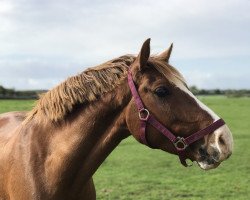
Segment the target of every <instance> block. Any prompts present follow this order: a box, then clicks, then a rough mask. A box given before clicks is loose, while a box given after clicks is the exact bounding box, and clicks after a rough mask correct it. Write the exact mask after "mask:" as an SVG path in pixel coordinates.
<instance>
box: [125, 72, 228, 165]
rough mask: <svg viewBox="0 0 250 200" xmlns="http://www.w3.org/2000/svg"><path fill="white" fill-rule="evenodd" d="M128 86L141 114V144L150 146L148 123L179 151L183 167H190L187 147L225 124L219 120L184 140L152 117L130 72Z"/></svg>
mask: <svg viewBox="0 0 250 200" xmlns="http://www.w3.org/2000/svg"><path fill="white" fill-rule="evenodd" d="M128 84H129V88H130V91H131V93H132V96H133V98H134V100H135V103H136V106H137V109H138V113H139V119H140V122H141V125H140V142H141V143H143V144H145V145H147V146H149V147H150V145H149V144H148V142H147V138H146V127H147V123H148V124H150V125H152V126H153V127H154V128H156V129H157V130H158V131H159V132H160V133H161V134H163V135H164V136H165V137H167V138H168V139H169V140H170V141H171V142H172V143H173V145H174V146H175V149H176V151H177V154H178V155H179V159H180V162H181V164H182V165H184V166H185V167H187V166H189V165H188V164H187V162H186V159H187V156H186V149H187V147H188V146H189V145H190V144H192V143H194V142H195V141H197V140H199V139H201V138H203V137H204V136H205V135H207V134H209V133H212V132H214V131H215V130H216V129H218V128H220V127H221V126H223V125H224V124H225V122H224V120H223V119H219V120H217V121H215V122H214V123H212V124H210V125H209V126H207V127H206V128H204V129H202V130H199V131H197V132H196V133H193V134H192V135H190V136H188V137H186V138H184V137H179V136H175V135H174V134H173V133H172V132H171V131H169V130H168V129H167V128H166V127H165V126H164V125H162V124H161V123H160V122H159V121H158V120H157V119H156V118H155V117H154V116H152V115H151V114H150V112H149V110H148V109H146V108H145V107H144V105H143V102H142V100H141V98H140V95H139V94H138V91H137V89H136V87H135V83H134V81H133V78H132V74H131V71H130V70H128Z"/></svg>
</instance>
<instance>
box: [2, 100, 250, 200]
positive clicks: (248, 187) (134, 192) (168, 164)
mask: <svg viewBox="0 0 250 200" xmlns="http://www.w3.org/2000/svg"><path fill="white" fill-rule="evenodd" d="M200 99H201V100H202V101H203V102H204V103H206V104H207V105H208V106H209V107H210V108H212V109H213V110H214V111H216V113H218V114H219V115H220V116H221V117H223V118H224V119H225V121H226V122H227V124H228V125H229V127H230V128H231V130H232V132H233V135H234V143H235V145H234V153H233V155H232V156H231V157H230V159H229V160H228V161H226V162H224V163H223V164H221V166H220V167H219V168H217V169H215V170H211V171H203V170H200V169H199V168H198V167H197V166H196V165H195V166H193V167H191V168H184V167H182V166H181V164H180V163H179V161H178V157H177V156H173V155H170V154H167V153H165V152H161V151H159V150H152V149H149V148H147V147H145V146H143V145H141V144H139V143H137V142H136V141H135V140H134V139H133V138H131V137H130V138H128V139H126V140H124V141H123V142H122V143H121V144H120V145H119V146H118V147H117V148H116V149H115V150H114V151H113V152H112V154H111V155H110V156H109V157H108V158H107V159H106V161H105V162H104V163H103V164H102V166H101V167H100V168H99V170H98V171H97V173H96V174H95V176H94V180H95V185H96V190H97V199H100V200H111V199H112V200H118V199H124V200H132V199H133V200H134V199H136V200H149V199H150V200H160V199H174V200H181V199H182V200H183V199H188V200H189V199H191V200H192V199H195V200H196V199H197V200H199V199H203V200H204V199H205V200H214V199H226V200H230V199H232V200H233V199H234V200H241V199H246V200H248V199H250V148H248V147H250V98H225V97H200ZM32 104H33V101H10V100H9V101H0V113H1V112H6V111H10V110H27V109H30V108H31V105H32Z"/></svg>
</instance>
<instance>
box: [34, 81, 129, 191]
mask: <svg viewBox="0 0 250 200" xmlns="http://www.w3.org/2000/svg"><path fill="white" fill-rule="evenodd" d="M124 88H125V89H124ZM127 92H128V90H127V88H126V86H125V87H122V85H121V86H120V88H119V89H117V94H114V93H112V94H111V93H108V94H106V95H104V97H103V98H101V99H100V100H98V101H96V102H93V103H91V104H89V105H88V106H84V105H83V106H80V107H79V109H76V110H75V111H74V112H73V113H72V114H70V115H69V116H68V117H67V119H66V120H65V122H63V123H62V124H61V125H60V126H56V125H48V126H47V127H46V126H44V127H43V128H42V129H40V128H39V125H37V126H38V127H34V129H36V133H33V134H36V135H35V137H33V139H34V140H36V139H37V140H44V138H46V139H47V140H48V141H46V142H45V141H37V144H40V149H41V148H44V150H42V151H44V155H45V157H43V158H42V159H41V160H40V162H41V163H40V164H39V165H40V167H41V168H43V169H45V171H44V176H45V177H44V178H45V180H46V184H48V185H47V188H56V187H54V186H57V187H60V184H61V188H65V187H71V188H72V190H75V191H74V192H77V191H76V190H78V187H80V188H82V186H83V185H84V183H85V182H86V181H88V180H89V179H90V178H91V177H92V175H93V174H94V172H95V171H96V170H97V168H98V167H99V166H100V164H101V163H102V162H103V161H104V160H105V158H106V157H107V156H108V155H109V153H111V151H112V150H113V149H114V148H115V147H116V146H117V145H118V144H119V143H120V141H121V140H122V139H124V138H125V137H127V136H128V135H129V132H128V130H127V127H126V122H125V114H124V113H125V112H124V109H125V107H126V105H127V103H128V100H129V99H128V98H123V97H121V96H126V94H121V93H127ZM118 93H120V94H118ZM38 130H41V131H38ZM39 132H40V133H39ZM42 134H44V135H43V136H41V135H42ZM38 135H39V136H38ZM36 150H37V147H36V149H34V151H36ZM40 151H41V150H40ZM34 155H35V154H34ZM36 159H37V157H36ZM51 192H52V193H53V192H55V191H51ZM72 192H73V191H72Z"/></svg>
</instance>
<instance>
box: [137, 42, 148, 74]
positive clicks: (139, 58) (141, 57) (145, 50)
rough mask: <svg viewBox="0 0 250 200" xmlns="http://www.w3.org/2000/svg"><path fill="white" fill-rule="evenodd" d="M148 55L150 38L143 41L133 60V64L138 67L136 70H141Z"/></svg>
mask: <svg viewBox="0 0 250 200" xmlns="http://www.w3.org/2000/svg"><path fill="white" fill-rule="evenodd" d="M149 56H150V38H148V39H147V40H146V41H145V42H144V43H143V45H142V47H141V51H140V53H139V54H138V56H137V58H136V60H135V62H134V66H135V67H138V70H139V71H141V70H142V69H143V68H144V67H145V66H146V64H147V61H148V58H149Z"/></svg>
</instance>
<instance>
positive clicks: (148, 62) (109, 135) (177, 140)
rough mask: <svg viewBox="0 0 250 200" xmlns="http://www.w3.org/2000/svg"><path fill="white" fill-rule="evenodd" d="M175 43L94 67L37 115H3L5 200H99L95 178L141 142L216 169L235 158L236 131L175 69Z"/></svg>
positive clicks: (0, 166) (40, 105) (1, 188)
mask: <svg viewBox="0 0 250 200" xmlns="http://www.w3.org/2000/svg"><path fill="white" fill-rule="evenodd" d="M172 48H173V45H172V44H171V46H170V47H169V48H168V49H167V50H165V51H164V52H162V53H161V54H158V55H154V56H151V55H150V39H148V40H146V41H145V42H144V43H143V45H142V47H141V50H140V52H139V54H138V55H137V56H135V55H130V54H128V55H124V56H121V57H119V58H115V59H113V60H111V61H108V62H105V63H104V64H101V65H98V66H95V67H92V68H88V69H87V70H85V71H83V72H82V73H80V74H77V75H75V76H72V77H69V78H68V79H66V80H65V81H64V82H62V83H61V84H59V85H58V86H56V87H55V88H53V89H52V90H50V91H48V92H47V93H45V94H44V95H42V96H41V97H40V99H39V100H38V101H37V103H36V105H35V106H34V108H33V109H32V110H31V111H29V112H9V113H4V114H1V115H0V199H1V200H9V199H10V200H31V199H32V200H43V199H46V200H47V199H48V200H58V199H65V200H67V199H70V200H78V199H85V200H95V199H96V192H95V187H94V183H93V179H92V176H93V174H94V173H95V171H96V170H97V169H98V167H99V166H100V165H101V163H102V162H103V161H104V160H105V158H106V157H107V156H108V155H109V154H110V153H111V152H112V151H113V150H114V148H116V147H117V146H118V145H119V143H120V142H121V141H122V140H123V139H125V138H127V137H128V136H131V135H132V136H133V137H134V138H135V139H136V140H137V141H138V142H140V143H142V144H146V145H148V146H149V147H150V148H155V149H160V150H163V151H165V152H168V153H171V154H175V155H179V157H180V161H181V163H182V164H183V165H185V166H187V164H186V162H185V160H186V159H190V160H191V161H193V162H197V163H198V165H199V166H200V168H201V169H204V170H209V169H213V168H216V167H218V166H219V165H220V163H221V162H222V161H224V160H226V159H227V158H229V157H230V155H231V154H232V149H233V137H232V133H231V131H230V130H229V128H228V126H227V125H226V124H225V123H224V121H223V120H222V119H220V118H219V117H218V115H216V114H215V113H214V112H213V111H212V110H210V109H209V108H208V107H207V106H205V105H204V104H203V103H202V102H200V101H199V100H198V99H197V98H196V97H195V96H194V95H193V94H192V93H191V91H190V90H189V88H188V86H187V84H186V81H185V79H184V77H183V76H182V75H181V73H180V72H179V71H178V70H177V69H176V68H174V67H173V66H172V65H170V64H169V58H170V55H171V52H172Z"/></svg>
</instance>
